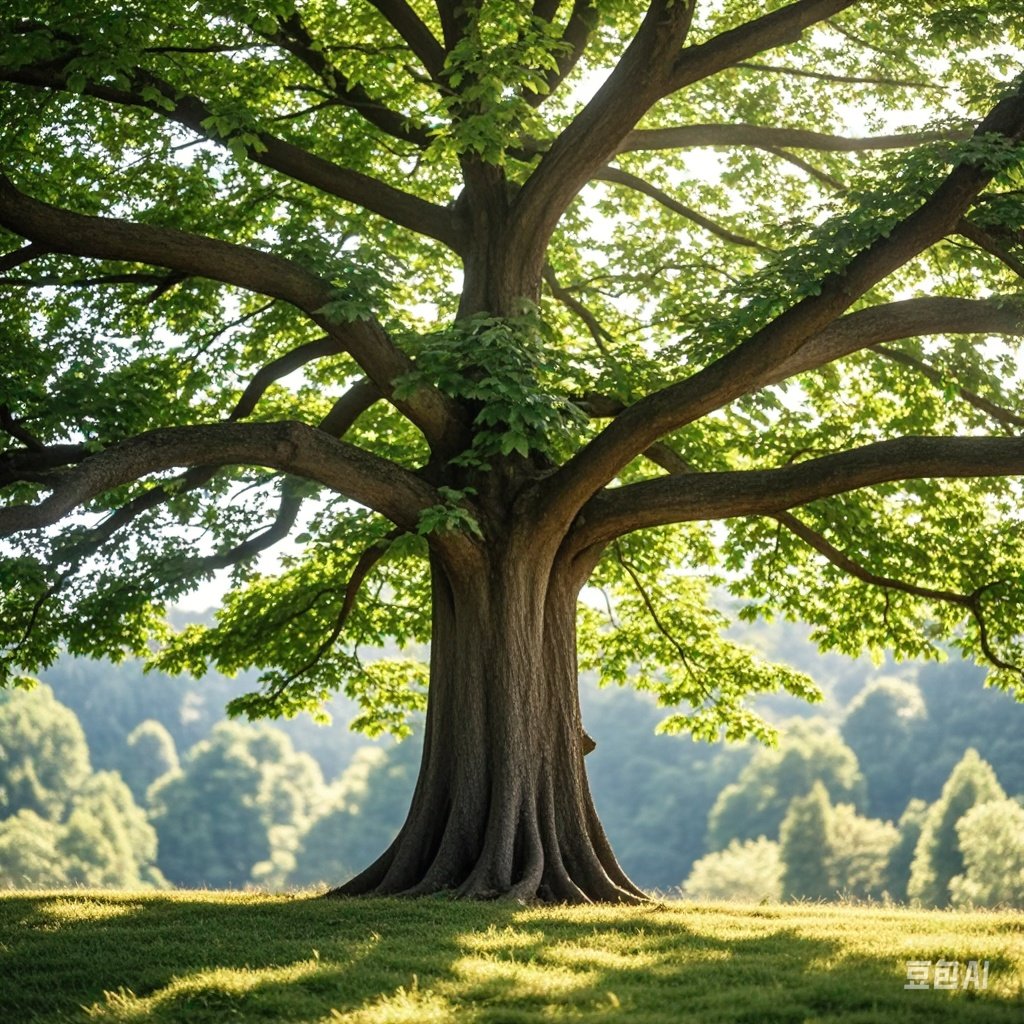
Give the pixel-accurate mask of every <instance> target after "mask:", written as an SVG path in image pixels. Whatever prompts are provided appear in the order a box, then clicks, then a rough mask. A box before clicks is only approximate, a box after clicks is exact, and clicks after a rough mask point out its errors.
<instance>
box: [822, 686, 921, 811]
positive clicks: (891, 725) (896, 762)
mask: <svg viewBox="0 0 1024 1024" xmlns="http://www.w3.org/2000/svg"><path fill="white" fill-rule="evenodd" d="M926 716H927V711H926V708H925V704H924V700H923V698H922V696H921V690H920V688H919V687H918V686H916V685H915V684H913V683H909V682H905V681H903V680H899V679H891V678H889V679H886V678H883V679H879V680H878V681H877V682H875V683H873V684H872V685H871V686H868V687H866V688H865V689H863V690H862V691H861V692H860V693H859V694H858V695H857V697H856V699H855V700H854V701H853V702H852V703H851V704H850V706H849V708H848V709H847V712H846V716H845V717H844V719H843V725H842V733H843V739H844V741H845V742H846V743H847V744H848V745H849V747H850V749H851V750H853V752H854V753H855V754H856V755H857V761H858V763H859V764H860V766H861V771H862V772H863V773H864V781H865V783H866V785H867V798H868V807H869V808H870V809H871V812H872V814H873V815H874V816H875V817H878V818H884V819H886V820H888V821H896V820H898V819H899V816H900V814H901V813H902V811H903V809H904V808H905V807H906V805H907V800H908V798H909V794H910V787H911V786H912V785H913V779H914V768H915V766H916V764H917V763H919V761H920V758H919V756H918V752H917V751H916V750H915V748H914V745H913V738H914V735H915V732H916V727H917V726H919V725H920V724H921V723H922V721H923V719H925V718H926Z"/></svg>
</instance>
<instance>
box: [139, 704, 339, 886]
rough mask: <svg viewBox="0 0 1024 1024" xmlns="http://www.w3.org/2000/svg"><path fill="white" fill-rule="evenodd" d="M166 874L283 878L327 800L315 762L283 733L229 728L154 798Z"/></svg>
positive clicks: (207, 881) (239, 881)
mask: <svg viewBox="0 0 1024 1024" xmlns="http://www.w3.org/2000/svg"><path fill="white" fill-rule="evenodd" d="M150 799H151V801H152V805H153V815H152V820H153V824H154V826H155V828H156V831H157V835H158V837H159V858H158V864H159V866H160V870H161V871H162V872H163V873H164V874H165V875H166V876H167V878H168V879H169V880H170V881H171V882H172V883H174V884H175V885H185V886H203V885H206V886H211V887H239V886H243V885H245V884H247V883H250V882H268V883H270V884H273V883H274V881H275V880H278V881H279V880H280V879H281V878H283V876H284V875H285V874H287V872H288V871H289V870H291V867H292V865H293V863H294V861H293V855H294V849H295V844H296V842H297V839H298V835H299V833H300V832H301V831H302V830H303V829H304V828H305V827H306V826H307V824H308V823H309V821H310V820H311V818H312V817H313V815H314V813H315V811H316V809H317V808H318V805H319V802H320V801H321V800H322V799H323V779H322V776H321V774H320V771H319V769H318V768H317V766H316V764H315V762H314V761H313V760H312V758H310V757H309V756H308V755H306V754H296V753H295V752H294V750H293V749H292V745H291V743H290V742H289V740H288V739H287V737H285V736H283V735H282V734H281V733H279V732H276V731H274V730H273V729H271V728H269V727H266V726H264V727H262V728H254V727H246V726H242V725H239V724H235V723H224V724H222V725H219V726H217V728H216V729H214V731H213V733H212V735H211V736H210V738H209V739H208V740H203V741H202V742H200V743H198V744H196V746H195V747H193V748H192V749H191V750H190V751H189V752H188V754H187V755H186V757H185V759H184V761H183V762H182V766H181V770H180V771H179V772H178V773H176V774H173V775H170V776H165V777H164V778H163V779H162V780H161V781H160V782H159V784H158V785H156V786H155V787H154V789H153V790H152V792H151V794H150Z"/></svg>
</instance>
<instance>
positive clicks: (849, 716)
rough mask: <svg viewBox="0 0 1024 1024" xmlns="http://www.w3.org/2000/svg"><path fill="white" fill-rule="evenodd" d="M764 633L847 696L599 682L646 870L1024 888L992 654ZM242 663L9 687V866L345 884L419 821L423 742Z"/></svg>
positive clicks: (622, 847)
mask: <svg viewBox="0 0 1024 1024" xmlns="http://www.w3.org/2000/svg"><path fill="white" fill-rule="evenodd" d="M746 628H747V630H748V632H747V634H746V635H745V636H744V637H743V639H744V640H746V641H748V642H750V643H752V644H753V645H755V646H757V647H759V648H760V649H761V650H763V651H764V653H765V654H767V655H768V656H771V657H776V658H780V659H782V660H785V661H787V662H788V663H790V664H792V665H794V666H795V667H797V668H800V669H802V670H804V671H807V672H808V673H810V674H811V675H812V676H813V677H814V678H815V679H816V680H817V681H818V682H819V683H820V684H821V686H822V688H823V689H824V691H825V694H826V698H825V701H824V703H823V704H821V705H818V706H817V707H808V706H807V705H805V704H802V703H801V702H798V701H796V700H795V699H793V698H768V699H766V700H765V701H764V702H763V703H762V705H761V710H762V711H763V712H764V713H765V714H766V716H767V717H768V718H769V719H770V720H772V721H773V722H775V723H776V724H777V725H778V726H779V727H780V731H781V734H782V736H781V740H780V743H779V745H778V746H777V747H775V748H768V747H763V746H759V745H757V744H754V743H748V744H743V745H735V744H729V745H725V744H711V745H709V744H706V743H700V742H694V741H693V740H691V739H690V738H688V737H686V736H678V735H674V736H669V735H658V734H656V733H655V728H656V726H657V723H658V722H659V721H660V720H661V719H662V718H663V717H664V716H665V711H664V710H663V709H659V708H658V707H657V706H656V705H655V703H654V701H653V699H652V698H651V696H650V695H649V694H645V693H640V692H636V691H635V690H632V689H614V688H611V689H603V690H599V689H597V688H596V687H595V686H594V685H592V684H590V683H588V682H585V685H584V686H583V694H582V699H583V709H584V719H585V722H586V725H587V728H588V730H589V732H590V733H591V735H593V736H594V738H595V739H596V740H597V744H598V745H597V749H596V751H594V753H592V754H591V755H590V756H589V757H588V759H587V765H588V770H589V772H590V777H591V784H592V787H593V791H594V797H595V801H596V804H597V807H598V810H599V812H600V814H601V816H602V819H603V821H604V823H605V827H606V829H607V831H608V833H609V836H610V838H611V840H612V843H613V846H614V848H615V850H616V852H617V853H618V855H619V858H620V860H621V861H622V863H623V866H624V867H625V868H626V870H627V871H628V872H629V874H630V875H631V876H632V877H633V878H634V879H635V880H636V881H637V882H638V884H640V885H642V886H644V887H646V888H649V889H654V890H659V891H662V892H666V893H669V894H677V893H678V891H679V887H681V888H682V892H683V894H684V895H686V896H690V897H696V898H741V899H751V900H761V899H780V898H800V897H806V898H812V899H821V898H824V899H834V898H837V897H845V898H853V899H879V900H884V899H892V900H895V901H900V902H905V901H909V902H917V903H920V904H922V905H926V906H927V905H933V906H944V905H949V904H952V905H957V906H963V905H975V906H997V905H1010V906H1024V806H1022V804H1021V795H1022V794H1024V706H1021V705H1020V704H1017V703H1015V702H1014V701H1013V699H1012V698H1011V697H1009V696H1008V695H1007V694H1005V693H1002V692H997V691H992V690H986V689H984V688H983V686H982V679H983V673H982V672H981V671H980V670H978V669H976V668H975V667H973V666H972V665H970V664H968V663H965V662H962V661H958V660H951V661H949V662H947V663H944V664H935V663H907V664H902V665H891V664H889V665H883V666H880V667H876V666H873V665H872V664H871V663H870V662H866V661H851V660H848V659H845V658H841V657H839V656H822V655H820V654H818V653H817V651H816V650H815V649H814V648H813V647H812V646H811V644H810V643H808V642H806V641H805V640H804V639H803V634H802V632H801V631H800V629H799V628H798V627H795V626H789V625H785V624H779V623H775V624H773V625H772V626H771V627H768V626H759V627H746ZM239 686H240V684H239V681H238V680H228V679H225V678H223V677H218V676H216V675H211V676H209V677H207V678H206V679H204V680H202V681H200V682H196V681H194V680H187V679H175V678H169V677H166V676H163V677H162V676H159V675H158V674H155V673H154V674H150V675H143V674H142V672H141V669H140V667H139V666H138V665H136V664H134V663H125V664H121V665H112V664H109V663H103V662H93V661H85V660H77V659H72V658H66V659H64V660H62V661H60V662H58V663H57V664H56V665H55V666H53V668H52V669H51V670H50V671H48V672H47V673H46V674H45V684H44V685H41V686H39V687H37V688H36V689H35V690H33V691H31V692H24V691H9V692H4V693H2V694H0V885H2V886H3V887H13V888H27V887H55V886H66V885H69V884H71V885H74V884H82V885H90V886H114V887H118V886H123V887H139V886H156V887H161V886H168V885H170V886H179V887H198V886H210V887H232V888H234V887H248V886H259V887H265V888H270V889H280V888H288V887H299V886H309V885H316V884H318V883H322V882H328V883H331V884H337V883H339V882H341V881H342V880H344V879H345V878H347V877H348V876H350V875H351V874H353V873H354V872H355V871H357V870H358V869H360V868H361V867H363V866H365V864H366V863H368V862H369V861H370V860H371V859H372V858H373V857H374V856H375V855H376V854H378V853H379V852H380V851H381V850H382V849H383V848H384V847H385V846H386V844H387V842H388V841H389V840H390V839H391V837H392V836H393V835H394V833H395V832H396V831H397V829H398V827H399V826H400V825H401V822H402V820H403V817H404V814H405V811H406V810H407V807H408V801H409V798H410V795H411V792H412V786H413V783H414V781H415V777H416V769H417V765H418V759H419V740H418V736H417V734H416V732H415V730H414V733H413V735H412V736H411V737H410V738H408V739H407V740H405V741H403V742H401V743H395V742H394V741H393V740H391V739H390V738H385V739H378V740H376V741H373V740H370V739H368V738H367V737H366V736H364V735H362V734H358V733H353V732H351V731H349V729H348V728H347V723H348V722H349V721H350V720H351V719H352V717H353V716H354V711H355V709H354V707H353V706H351V705H349V704H347V703H346V700H345V698H343V697H339V698H337V699H336V700H335V701H334V703H333V704H332V706H331V708H330V710H331V712H332V714H333V717H334V724H333V725H331V726H329V727H325V726H321V725H317V724H316V723H314V722H312V721H311V720H310V719H309V718H306V717H302V718H298V719H294V720H291V721H279V722H274V723H259V724H250V723H243V722H239V721H227V720H226V719H225V717H224V712H223V709H224V705H225V703H226V702H227V701H228V700H229V699H230V698H231V697H232V696H233V695H235V694H237V693H238V692H239Z"/></svg>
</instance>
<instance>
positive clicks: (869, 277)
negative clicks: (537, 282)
mask: <svg viewBox="0 0 1024 1024" xmlns="http://www.w3.org/2000/svg"><path fill="white" fill-rule="evenodd" d="M990 133H992V134H999V135H1003V136H1004V137H1006V138H1007V139H1008V140H1010V141H1011V142H1017V141H1018V140H1020V139H1021V138H1022V137H1024V86H1021V87H1018V89H1017V90H1016V91H1015V92H1014V93H1012V94H1011V95H1009V96H1007V97H1006V98H1005V99H1004V100H1002V101H1001V102H1000V103H998V104H997V105H996V107H995V108H994V109H993V110H992V112H991V113H990V114H989V115H988V116H987V117H986V118H985V119H984V120H983V121H982V122H981V123H980V124H979V126H978V128H977V134H978V135H986V134H990ZM993 173H994V171H993V170H992V169H991V168H989V167H986V166H982V165H978V164H973V163H963V164H960V165H959V166H957V167H956V168H955V169H954V170H953V171H952V172H951V173H950V174H949V175H947V177H946V178H945V180H944V181H943V182H942V184H941V185H939V187H938V188H937V189H936V190H935V191H934V192H933V193H932V194H931V196H929V198H928V199H927V200H925V202H924V203H922V204H921V206H920V207H918V209H917V210H915V211H914V212H913V213H912V214H910V215H909V216H908V217H906V218H905V219H904V220H903V221H901V222H899V223H898V224H897V225H896V226H895V227H893V228H892V230H891V231H890V233H889V234H888V235H886V236H884V237H880V238H878V239H877V240H876V241H875V242H873V243H872V244H871V245H870V246H868V247H867V248H866V249H865V250H863V251H862V252H860V253H859V254H857V255H856V256H854V257H853V258H852V259H851V260H850V261H849V263H847V265H846V266H845V268H844V269H843V270H842V271H839V272H834V273H832V274H829V275H827V276H826V277H825V278H824V279H823V280H822V282H821V289H820V291H819V292H818V294H816V295H812V296H808V297H807V298H805V299H803V300H801V301H800V302H798V303H797V304H796V305H794V306H792V307H791V308H790V309H788V310H787V311H786V312H785V313H783V314H781V315H780V316H778V317H777V318H776V319H774V320H773V321H771V322H770V323H769V324H767V325H766V326H765V327H763V328H761V329H760V330H758V331H756V332H755V333H754V334H753V335H751V336H750V337H748V338H747V339H746V340H745V341H743V342H741V343H740V344H738V345H737V346H736V347H735V348H734V349H732V350H731V351H730V352H728V353H727V354H726V355H724V356H723V357H721V358H720V359H718V360H716V361H715V362H713V363H712V364H711V365H709V366H707V367H705V368H704V369H702V370H700V371H698V372H697V373H695V374H693V375H691V376H690V377H687V378H685V379H684V380H681V381H679V382H677V383H675V384H670V385H669V386H668V387H665V388H663V389H661V390H660V391H655V392H653V393H651V394H650V395H648V396H647V397H646V398H644V399H641V400H640V401H639V402H637V403H636V404H634V405H633V406H631V407H630V408H629V409H628V410H626V411H625V412H623V413H622V415H620V416H618V417H616V418H615V419H614V420H613V421H612V422H611V423H610V424H609V425H608V427H606V428H605V429H604V430H603V431H602V432H601V433H600V434H599V435H598V436H597V437H596V438H595V439H594V440H593V441H591V442H590V443H589V444H588V445H586V446H585V447H584V448H583V449H581V450H580V451H579V452H578V453H577V454H576V455H575V456H574V457H573V458H572V459H570V460H569V461H568V462H567V463H566V464H565V465H564V466H563V467H562V468H561V469H560V470H559V471H558V472H557V473H556V474H555V475H554V476H553V477H552V478H551V479H550V481H549V487H550V490H549V498H548V501H549V502H550V505H549V508H550V509H551V511H552V513H553V514H554V515H555V516H556V518H560V519H561V520H562V522H563V523H564V524H565V528H566V529H567V528H568V526H569V524H570V523H571V522H572V519H573V518H574V517H575V515H576V512H577V511H578V510H579V509H580V508H581V506H582V505H583V504H584V503H585V502H586V501H587V500H588V499H589V498H590V497H591V495H593V494H594V493H595V492H596V491H597V490H598V489H599V488H601V487H604V486H605V485H606V484H607V483H608V482H609V481H610V480H612V479H613V477H614V476H615V474H616V473H618V472H619V470H620V469H621V468H622V467H623V466H625V465H626V464H628V463H629V462H630V461H631V460H632V459H633V458H635V457H636V456H637V455H638V454H639V453H640V452H642V451H643V450H644V449H645V448H647V447H648V446H649V445H650V444H652V443H653V442H654V441H656V440H658V439H659V438H660V437H663V436H664V435H665V434H667V433H669V432H671V431H673V430H676V429H678V428H679V427H682V426H684V425H685V424H687V423H691V422H693V421H694V420H696V419H698V418H700V417H701V416H704V415H706V414H707V413H709V412H711V411H713V410H715V409H718V408H721V407H722V406H723V405H726V404H727V403H728V402H731V401H733V400H735V399H736V398H738V397H739V396H741V395H743V394H747V393H748V392H750V391H752V390H756V389H757V388H759V387H762V386H764V384H765V383H767V382H769V381H771V380H773V379H777V376H778V372H779V369H780V368H781V367H784V366H785V365H786V363H787V361H789V360H791V359H793V358H794V357H796V356H797V353H798V352H799V351H800V349H801V347H802V346H803V345H804V344H805V343H806V342H808V341H809V339H811V338H813V337H814V336H815V335H817V334H820V333H821V332H823V331H825V330H826V329H827V328H828V327H829V326H830V325H831V324H832V323H833V322H834V321H835V320H836V318H837V317H838V316H839V315H840V314H842V313H843V312H844V311H845V310H846V309H848V308H849V307H850V306H851V305H852V304H853V303H854V302H855V301H856V300H857V299H858V298H859V297H860V296H861V295H863V294H864V293H865V292H866V291H867V290H868V289H869V288H871V287H873V286H874V285H875V284H877V283H878V282H879V281H881V280H883V279H884V278H885V277H887V276H888V275H889V274H890V273H892V272H893V271H894V270H896V269H898V268H899V267H901V266H903V265H904V264H906V263H907V262H908V261H909V260H911V259H913V258H914V257H915V256H917V255H918V254H919V253H921V252H923V251H924V250H925V249H927V248H928V247H929V246H931V245H933V244H934V243H936V242H938V241H939V240H941V239H942V238H944V237H945V236H946V235H948V234H950V233H952V232H953V231H955V230H956V227H957V224H958V223H959V221H960V219H961V217H962V216H963V214H964V212H965V211H966V210H967V208H968V207H969V206H970V204H971V203H972V202H973V201H974V199H975V197H976V196H977V194H978V193H979V192H980V191H981V189H982V188H984V187H985V185H986V184H987V183H988V182H989V181H990V180H991V178H992V175H993Z"/></svg>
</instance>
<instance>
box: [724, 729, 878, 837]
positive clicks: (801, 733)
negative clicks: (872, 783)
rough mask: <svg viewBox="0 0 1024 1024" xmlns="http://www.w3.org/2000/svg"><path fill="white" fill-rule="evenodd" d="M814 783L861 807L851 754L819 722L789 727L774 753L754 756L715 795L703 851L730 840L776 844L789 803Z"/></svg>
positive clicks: (861, 787)
mask: <svg viewBox="0 0 1024 1024" xmlns="http://www.w3.org/2000/svg"><path fill="white" fill-rule="evenodd" d="M819 783H820V784H821V785H822V786H824V789H825V792H826V795H827V796H828V797H829V798H830V799H831V801H833V802H835V803H852V804H853V805H854V806H855V807H858V808H862V807H863V806H864V802H865V800H864V778H863V776H862V775H861V773H860V767H859V765H858V764H857V758H856V756H855V755H854V753H853V751H852V750H850V748H849V747H847V746H846V744H844V743H843V741H842V739H841V738H840V737H839V735H838V733H837V732H835V731H834V730H833V729H831V728H829V727H828V726H827V725H826V724H825V723H823V722H820V721H818V722H816V721H814V720H811V721H807V722H800V721H797V722H794V723H792V724H791V725H790V726H789V727H788V728H787V730H786V734H785V737H784V739H783V741H782V743H781V744H780V746H779V747H778V748H777V749H764V750H758V751H757V752H756V753H755V754H754V756H753V757H752V758H751V760H750V762H749V764H747V766H746V767H745V768H744V769H743V771H742V772H740V776H739V778H738V779H737V781H736V782H734V783H732V784H731V785H729V786H726V787H725V788H724V789H723V790H722V792H721V793H720V794H719V795H718V799H717V800H716V801H715V804H714V806H713V807H712V808H711V812H710V814H709V815H708V833H707V841H708V846H709V847H710V849H712V850H720V849H722V848H723V847H725V846H726V844H727V843H728V842H729V841H730V840H732V839H755V838H757V837H758V836H767V837H768V838H769V839H776V838H778V837H779V835H780V832H779V829H780V826H781V824H782V821H783V819H784V818H785V816H786V815H787V813H788V810H789V808H790V807H791V805H792V801H793V800H794V799H796V798H798V797H800V798H803V797H805V796H807V795H808V793H810V792H811V790H812V789H813V788H814V787H815V786H816V785H818V784H819Z"/></svg>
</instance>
